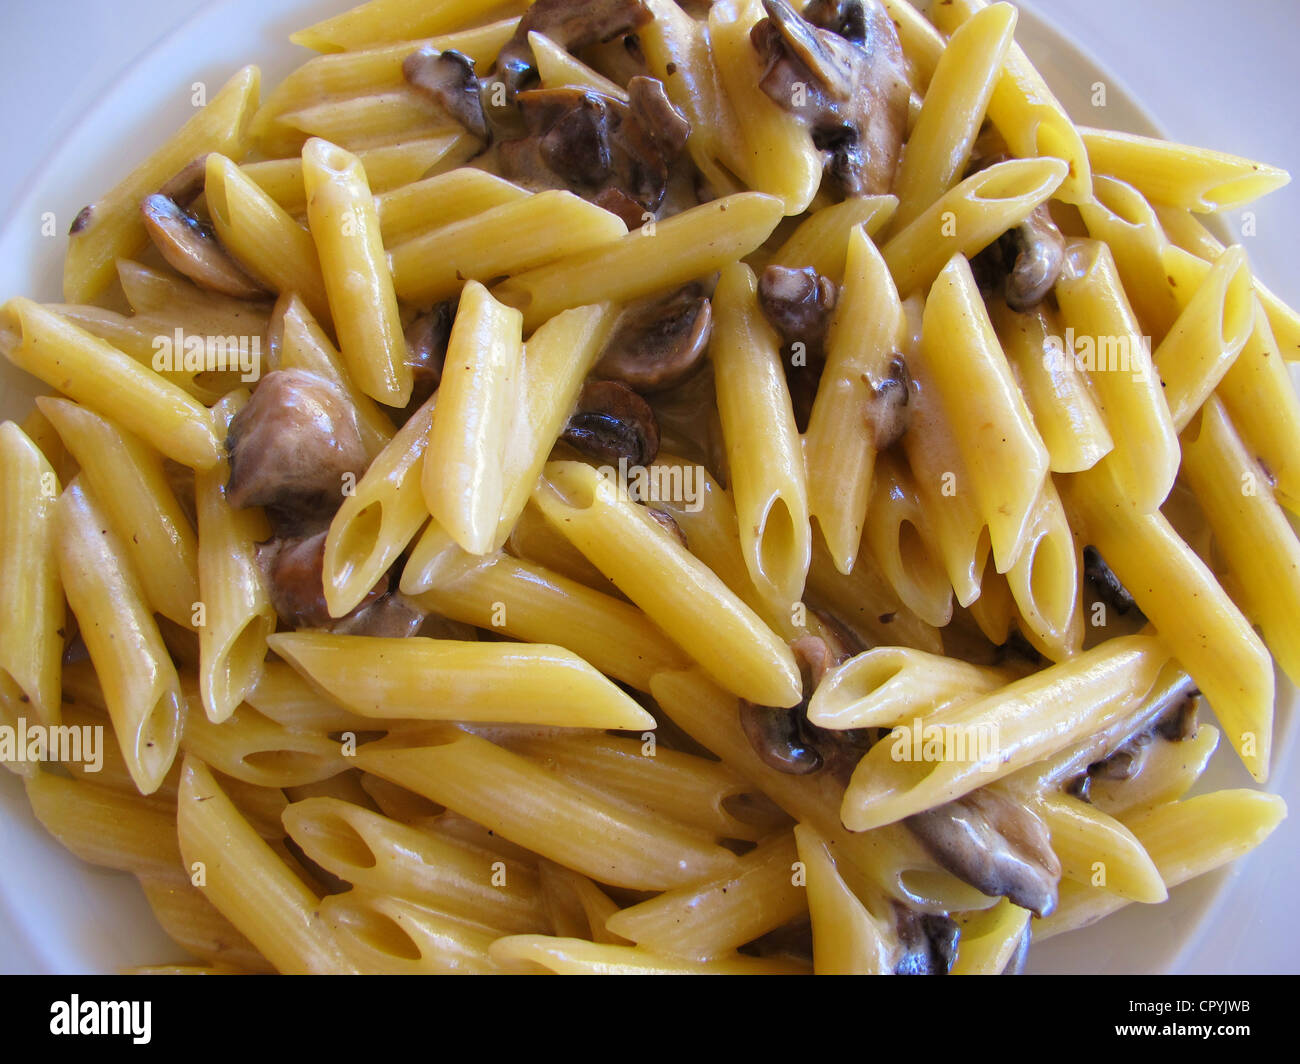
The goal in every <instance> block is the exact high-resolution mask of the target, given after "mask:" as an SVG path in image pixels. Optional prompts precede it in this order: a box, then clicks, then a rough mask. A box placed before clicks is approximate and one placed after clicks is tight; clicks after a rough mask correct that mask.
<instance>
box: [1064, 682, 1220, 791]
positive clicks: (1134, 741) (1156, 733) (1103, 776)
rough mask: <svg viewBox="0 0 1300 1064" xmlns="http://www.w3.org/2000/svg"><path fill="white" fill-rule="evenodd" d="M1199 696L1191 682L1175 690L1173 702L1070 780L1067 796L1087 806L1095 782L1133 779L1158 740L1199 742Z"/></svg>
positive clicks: (1157, 709) (1158, 708)
mask: <svg viewBox="0 0 1300 1064" xmlns="http://www.w3.org/2000/svg"><path fill="white" fill-rule="evenodd" d="M1197 696H1198V692H1197V690H1196V689H1195V687H1193V686H1192V683H1191V680H1190V679H1188V680H1186V682H1185V683H1184V684H1183V685H1180V686H1178V687H1175V688H1174V690H1173V692H1172V696H1171V698H1169V699H1167V700H1166V701H1165V702H1163V703H1161V704H1158V705H1156V706H1155V707H1153V709H1151V710H1149V711H1148V712H1147V713H1145V714H1144V715H1143V717H1142V719H1141V720H1140V721H1139V722H1137V724H1136V725H1134V726H1133V727H1132V729H1131V730H1130V733H1129V735H1128V736H1126V737H1125V738H1124V739H1123V741H1122V742H1121V743H1120V744H1119V746H1117V747H1115V748H1114V749H1112V750H1110V752H1109V753H1107V754H1106V756H1105V757H1103V758H1101V759H1100V760H1098V761H1093V762H1092V763H1091V764H1089V765H1088V767H1087V770H1086V771H1085V772H1083V773H1081V774H1080V775H1078V776H1075V777H1074V778H1073V779H1072V780H1070V782H1069V783H1068V784H1067V785H1066V792H1067V793H1069V794H1072V795H1074V796H1075V797H1076V798H1080V799H1082V800H1083V801H1085V802H1086V801H1091V792H1092V781H1093V780H1095V779H1099V780H1116V781H1123V780H1130V779H1133V778H1134V777H1135V776H1137V775H1138V773H1140V772H1141V771H1142V769H1143V767H1144V766H1145V765H1146V762H1147V758H1148V757H1149V756H1150V754H1151V751H1152V747H1153V745H1154V743H1155V741H1156V739H1157V738H1159V739H1161V740H1163V741H1165V742H1171V743H1178V742H1184V741H1185V740H1187V739H1194V738H1196V732H1197V727H1198V722H1197V714H1198V709H1199V704H1200V700H1199V698H1198V697H1197Z"/></svg>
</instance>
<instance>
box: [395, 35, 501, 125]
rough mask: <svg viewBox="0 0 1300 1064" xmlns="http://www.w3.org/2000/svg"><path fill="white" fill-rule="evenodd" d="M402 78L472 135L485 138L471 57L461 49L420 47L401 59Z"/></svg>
mask: <svg viewBox="0 0 1300 1064" xmlns="http://www.w3.org/2000/svg"><path fill="white" fill-rule="evenodd" d="M402 77H404V78H405V79H406V81H407V84H409V85H411V86H413V87H414V88H416V89H418V90H419V91H420V92H422V93H424V94H425V95H426V96H427V97H429V99H431V100H432V101H433V102H434V103H436V104H437V105H438V106H439V107H440V108H441V109H442V110H443V111H444V112H446V113H447V114H448V115H450V116H451V117H452V118H454V119H455V120H456V121H457V122H459V123H460V124H461V125H462V126H464V127H465V129H466V130H468V131H469V133H470V134H471V135H472V136H475V137H478V138H479V140H482V141H486V140H487V139H488V121H487V115H486V114H485V113H484V111H483V97H482V95H481V89H480V86H479V80H478V77H477V76H476V75H475V73H474V60H473V59H471V58H470V57H469V56H467V55H465V54H464V53H462V52H457V51H455V50H454V49H448V50H447V51H445V52H440V51H438V50H437V49H436V48H428V47H425V48H420V49H419V50H417V51H414V52H412V53H411V54H410V55H408V56H407V57H406V59H405V60H403V61H402Z"/></svg>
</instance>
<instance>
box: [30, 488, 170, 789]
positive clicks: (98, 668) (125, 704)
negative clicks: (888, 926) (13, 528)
mask: <svg viewBox="0 0 1300 1064" xmlns="http://www.w3.org/2000/svg"><path fill="white" fill-rule="evenodd" d="M107 529H108V522H107V520H106V519H105V518H104V516H103V513H102V510H101V509H100V507H99V505H98V504H97V503H96V502H95V500H94V499H92V498H91V496H90V495H89V494H88V493H87V492H86V491H85V490H84V489H83V487H82V486H81V484H80V483H79V482H77V481H75V480H74V481H73V482H72V483H71V484H69V485H68V487H67V489H66V490H65V491H64V492H63V494H62V495H61V496H60V497H59V503H58V513H57V518H56V533H55V535H56V543H57V551H58V559H59V574H60V577H61V578H62V582H63V588H64V593H65V594H66V595H67V596H68V605H69V606H70V607H71V608H72V612H73V614H75V615H76V618H77V623H78V626H79V627H80V630H81V638H82V639H83V640H84V641H85V644H86V648H87V649H88V650H89V651H90V660H91V661H92V662H93V663H94V666H95V672H96V673H97V674H98V676H99V680H100V682H101V684H102V685H103V691H104V701H105V703H106V705H107V707H108V713H109V716H110V717H111V718H112V720H113V731H114V732H115V733H116V735H117V741H118V744H119V745H120V746H121V748H122V754H123V755H124V756H125V758H126V763H127V767H128V768H129V769H130V772H131V778H132V779H134V780H135V783H136V786H137V787H139V789H140V792H141V793H142V794H150V793H152V792H153V791H154V790H156V789H157V788H158V785H159V784H160V783H161V782H162V779H163V777H164V776H165V775H166V774H167V770H168V769H169V768H171V763H172V758H174V757H175V756H176V750H177V747H178V745H179V743H180V735H181V727H182V724H183V723H184V713H185V704H184V701H183V699H182V697H181V690H180V681H179V680H178V678H177V675H176V667H175V665H173V664H172V659H171V656H170V655H169V654H168V653H167V648H166V647H165V646H164V645H163V641H162V636H161V635H159V633H158V626H157V624H156V623H155V622H154V619H153V616H152V614H151V613H150V612H149V610H148V607H147V606H146V605H145V603H144V595H143V591H142V589H141V587H140V582H139V578H138V577H137V576H136V575H135V572H134V571H133V570H132V568H131V567H130V564H129V563H128V562H126V559H125V558H124V553H125V548H124V547H123V546H122V544H121V541H120V540H119V539H118V538H117V536H116V535H115V534H114V533H112V532H111V531H107Z"/></svg>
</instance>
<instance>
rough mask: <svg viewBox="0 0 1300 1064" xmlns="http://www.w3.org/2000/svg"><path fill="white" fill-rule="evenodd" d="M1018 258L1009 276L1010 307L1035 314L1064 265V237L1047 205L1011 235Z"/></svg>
mask: <svg viewBox="0 0 1300 1064" xmlns="http://www.w3.org/2000/svg"><path fill="white" fill-rule="evenodd" d="M1011 233H1012V236H1013V239H1014V241H1015V247H1016V255H1015V260H1014V264H1013V265H1012V267H1011V272H1010V273H1009V274H1008V275H1007V287H1006V297H1007V305H1008V306H1009V307H1010V308H1011V309H1012V310H1016V311H1025V310H1032V309H1033V308H1034V307H1036V306H1038V304H1039V303H1041V302H1042V301H1043V298H1044V297H1045V296H1046V295H1047V293H1048V292H1050V291H1051V290H1052V288H1053V286H1055V284H1056V279H1057V278H1058V277H1060V275H1061V267H1062V266H1064V265H1065V237H1064V236H1063V235H1062V234H1061V230H1060V229H1058V228H1057V227H1056V223H1055V222H1054V221H1052V214H1051V212H1050V211H1049V210H1048V209H1047V204H1045V203H1042V204H1039V205H1038V206H1037V207H1035V208H1034V209H1033V210H1032V211H1031V212H1030V214H1029V217H1028V218H1026V219H1025V220H1024V221H1023V222H1021V223H1020V225H1018V226H1016V228H1015V229H1013V230H1012V231H1011Z"/></svg>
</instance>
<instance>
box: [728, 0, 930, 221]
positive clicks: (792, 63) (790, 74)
mask: <svg viewBox="0 0 1300 1064" xmlns="http://www.w3.org/2000/svg"><path fill="white" fill-rule="evenodd" d="M763 9H764V11H766V13H767V17H766V18H764V19H761V20H760V21H759V22H757V23H756V24H755V25H754V27H753V29H752V30H751V31H750V41H751V43H752V44H753V47H754V49H755V51H756V52H757V53H758V55H759V58H760V59H761V60H763V62H764V69H763V73H762V75H761V77H760V78H759V88H761V89H762V90H763V92H764V93H766V94H767V95H768V97H770V98H771V99H772V100H773V101H775V102H776V103H777V104H779V105H780V106H781V107H783V108H785V109H786V110H788V111H790V112H791V113H793V114H796V115H799V116H800V117H801V118H802V119H803V120H804V121H805V123H806V124H807V126H808V129H809V132H810V133H811V134H812V139H813V144H814V145H816V147H818V148H819V149H821V150H823V151H826V152H828V153H829V154H828V158H827V162H826V170H827V174H828V175H829V176H830V177H831V178H832V180H833V181H835V183H836V184H838V185H839V186H840V188H841V190H842V191H843V193H844V194H845V195H846V196H865V195H879V194H882V193H886V192H888V191H889V189H890V187H891V185H892V184H893V181H894V171H895V170H896V169H897V166H898V158H899V154H900V153H901V151H902V146H903V136H904V133H905V132H906V128H907V114H908V103H909V100H910V97H911V87H910V84H909V82H908V80H907V70H906V65H905V62H904V58H903V48H902V44H901V42H900V41H899V38H898V30H897V28H896V27H895V26H894V24H893V22H892V20H891V19H890V17H889V15H888V13H887V12H886V11H885V9H884V7H883V6H882V5H881V4H880V2H879V0H830V2H827V3H819V4H815V5H809V8H808V10H807V11H806V12H805V15H804V16H800V15H799V14H797V13H796V12H795V10H794V8H793V7H791V6H790V4H788V3H787V2H786V0H763ZM810 17H815V18H816V19H817V20H818V21H819V22H822V23H824V25H817V24H815V23H814V22H812V21H810V20H809V18H810Z"/></svg>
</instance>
